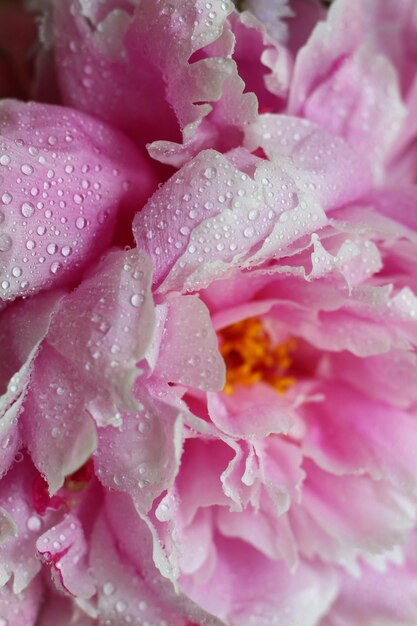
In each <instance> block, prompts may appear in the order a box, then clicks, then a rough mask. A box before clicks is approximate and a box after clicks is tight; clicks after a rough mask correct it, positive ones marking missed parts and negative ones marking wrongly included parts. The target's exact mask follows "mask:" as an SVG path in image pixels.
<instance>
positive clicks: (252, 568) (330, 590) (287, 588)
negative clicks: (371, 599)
mask: <svg viewBox="0 0 417 626" xmlns="http://www.w3.org/2000/svg"><path fill="white" fill-rule="evenodd" d="M216 543H217V550H218V564H217V568H216V571H215V573H214V575H213V576H212V577H211V579H210V581H209V582H208V583H206V584H205V585H201V584H193V580H192V578H191V579H190V580H186V581H185V580H184V587H185V589H186V591H187V593H188V594H189V595H190V596H191V598H193V599H194V601H195V602H198V603H199V604H201V606H202V607H204V608H205V609H206V610H208V611H210V612H212V613H213V614H214V615H217V616H218V617H220V618H222V619H224V621H225V622H226V623H228V624H229V623H230V624H233V625H236V626H250V625H251V624H253V618H254V607H256V623H257V624H265V625H266V624H269V623H273V620H277V619H278V620H279V621H278V622H277V623H280V622H282V624H291V625H292V624H294V625H296V624H297V625H302V626H314V625H315V624H316V623H317V621H318V620H319V619H320V617H321V616H323V615H324V614H325V613H326V612H327V610H328V609H329V607H330V605H331V603H332V602H333V600H334V598H335V596H336V592H337V581H336V579H335V576H334V575H333V573H332V572H329V571H328V572H325V571H323V570H322V569H321V568H320V567H315V568H313V567H312V566H310V565H309V564H307V563H305V564H304V563H303V564H302V565H301V566H300V567H299V568H298V570H297V573H296V575H293V574H291V573H290V572H289V571H288V568H287V566H286V565H285V564H284V563H283V562H281V563H279V562H276V561H273V560H271V559H269V558H267V557H265V556H263V555H262V554H261V553H260V552H259V551H258V550H256V549H255V548H253V547H251V546H249V545H248V544H246V543H244V542H243V541H239V540H236V539H235V540H233V539H229V538H223V537H221V536H220V537H218V539H217V542H216ZM236 576H238V579H239V584H236Z"/></svg>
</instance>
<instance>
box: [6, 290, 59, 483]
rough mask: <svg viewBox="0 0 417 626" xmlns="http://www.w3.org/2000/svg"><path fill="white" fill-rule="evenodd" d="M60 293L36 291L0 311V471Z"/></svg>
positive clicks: (11, 450) (16, 440)
mask: <svg viewBox="0 0 417 626" xmlns="http://www.w3.org/2000/svg"><path fill="white" fill-rule="evenodd" d="M61 297H62V294H61V293H59V292H55V293H49V294H39V295H38V296H36V297H34V298H32V299H30V300H27V301H25V300H21V301H19V302H16V303H14V304H12V305H10V306H9V307H8V308H7V309H6V310H5V311H3V312H2V313H0V353H1V354H7V355H8V358H7V359H2V361H1V365H0V389H1V392H2V395H1V397H0V442H1V443H0V450H1V452H0V474H4V473H5V472H6V471H7V469H8V467H9V466H10V464H11V463H12V461H13V458H14V456H15V454H16V453H17V451H18V447H19V445H20V440H21V438H20V434H19V427H18V420H19V415H20V413H21V410H22V406H23V401H24V398H25V394H26V391H27V387H28V382H29V378H30V373H31V370H32V366H33V361H34V359H35V356H36V353H37V351H38V349H39V344H40V342H41V341H42V339H43V337H44V336H45V334H46V333H47V330H48V326H49V324H50V320H51V317H52V315H53V312H54V309H56V307H57V306H58V302H59V300H60V298H61Z"/></svg>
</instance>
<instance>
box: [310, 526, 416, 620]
mask: <svg viewBox="0 0 417 626" xmlns="http://www.w3.org/2000/svg"><path fill="white" fill-rule="evenodd" d="M415 554H416V533H415V531H414V533H413V534H412V536H411V538H410V541H409V542H408V544H407V546H406V548H405V558H404V559H400V560H399V561H397V562H394V563H390V562H388V564H387V565H386V566H385V567H384V568H383V570H382V571H381V570H376V569H373V568H371V567H369V566H364V567H363V568H362V571H361V574H360V577H359V578H358V577H352V576H348V575H344V576H343V577H341V580H340V586H341V591H340V594H339V596H338V598H337V600H336V602H335V603H334V605H333V606H332V608H331V610H330V611H329V615H328V617H327V618H326V620H324V621H323V622H320V626H357V625H358V624H361V625H362V624H364V625H365V624H366V626H380V625H381V624H401V626H403V625H404V626H414V624H415V623H416V620H417V578H416V574H417V564H416V560H415Z"/></svg>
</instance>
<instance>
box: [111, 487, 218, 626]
mask: <svg viewBox="0 0 417 626" xmlns="http://www.w3.org/2000/svg"><path fill="white" fill-rule="evenodd" d="M105 511H106V518H107V522H108V525H109V529H110V530H111V532H112V535H113V537H114V540H115V541H116V542H117V546H118V548H119V554H120V558H121V559H123V562H124V563H125V562H126V560H127V561H128V562H129V563H131V564H132V565H133V566H134V567H135V570H136V572H137V573H138V574H139V575H140V579H141V580H142V582H141V584H140V589H141V593H143V595H144V601H145V603H146V604H147V605H149V606H145V604H139V607H138V608H139V610H140V612H139V616H141V615H143V617H145V615H146V613H145V614H144V613H143V612H144V611H147V610H149V614H150V615H151V614H153V612H154V611H155V610H157V607H158V608H159V611H162V612H163V613H164V614H165V615H166V614H168V615H169V616H170V618H171V619H172V622H171V621H170V619H169V618H168V624H169V625H171V623H173V624H176V623H177V622H176V620H179V619H180V618H181V619H182V620H184V621H185V623H186V624H187V626H191V624H201V625H205V626H225V625H224V623H223V622H221V621H220V620H218V619H217V618H216V617H214V616H213V615H212V614H210V613H207V612H206V611H204V609H202V608H201V606H199V605H198V604H194V603H193V602H192V601H191V600H190V599H189V598H188V597H187V596H186V595H185V594H184V593H182V591H181V589H180V588H179V587H178V584H176V586H175V587H174V584H173V583H176V580H175V578H173V572H172V570H173V564H172V563H171V562H170V561H169V560H168V555H167V553H166V546H164V545H162V544H161V542H160V538H159V537H158V535H157V534H156V531H155V528H154V527H153V525H152V523H151V522H150V520H149V519H148V518H146V517H144V518H143V519H141V517H139V515H138V514H137V511H136V510H135V507H134V506H133V503H132V500H131V498H130V497H129V496H127V495H126V494H122V493H116V492H110V493H108V494H107V497H106V509H105ZM112 571H113V570H111V571H110V572H109V580H110V582H112ZM113 582H114V585H115V587H116V586H117V578H116V579H115V580H114V581H113ZM121 591H122V590H121ZM139 601H141V598H139ZM168 607H169V609H168ZM186 617H188V620H187V619H186ZM161 621H162V624H161V626H163V619H162V620H161ZM157 623H158V622H157ZM180 623H181V624H182V623H183V622H182V621H181V622H180Z"/></svg>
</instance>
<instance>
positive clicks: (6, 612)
mask: <svg viewBox="0 0 417 626" xmlns="http://www.w3.org/2000/svg"><path fill="white" fill-rule="evenodd" d="M42 591H43V583H42V580H41V579H40V577H39V576H38V577H37V578H36V579H35V580H33V581H32V582H31V584H30V585H29V587H27V588H26V589H25V590H24V591H20V592H19V593H15V592H14V591H13V590H12V586H11V584H10V583H8V584H7V585H6V586H4V587H2V588H1V589H0V624H3V625H4V626H35V625H36V624H38V613H39V610H40V608H41V605H42Z"/></svg>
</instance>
